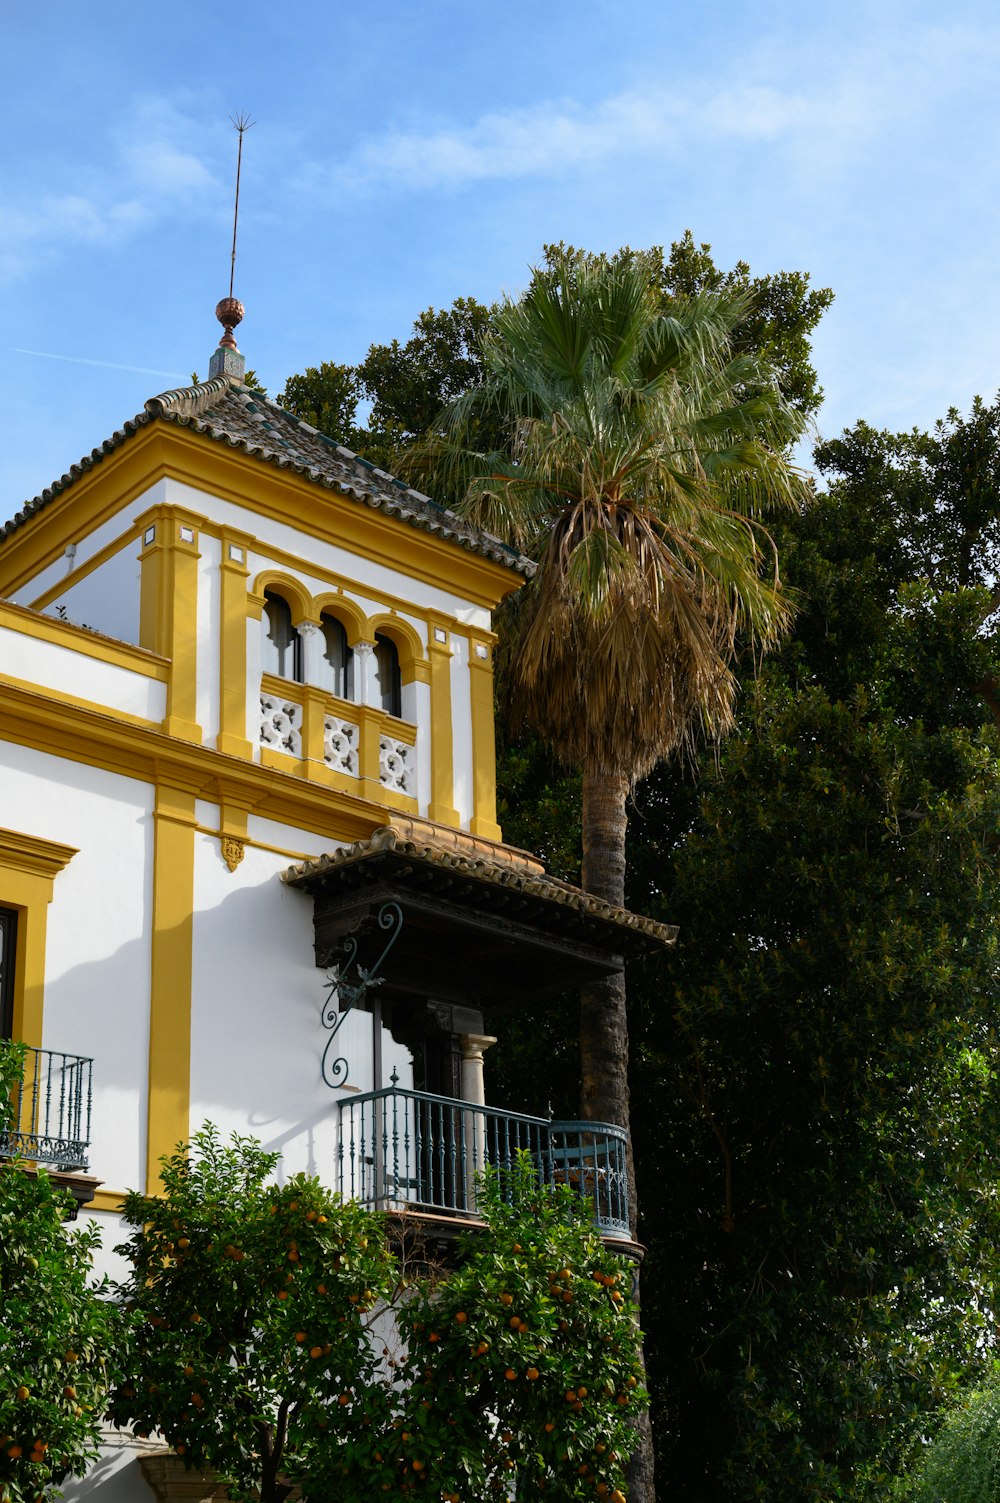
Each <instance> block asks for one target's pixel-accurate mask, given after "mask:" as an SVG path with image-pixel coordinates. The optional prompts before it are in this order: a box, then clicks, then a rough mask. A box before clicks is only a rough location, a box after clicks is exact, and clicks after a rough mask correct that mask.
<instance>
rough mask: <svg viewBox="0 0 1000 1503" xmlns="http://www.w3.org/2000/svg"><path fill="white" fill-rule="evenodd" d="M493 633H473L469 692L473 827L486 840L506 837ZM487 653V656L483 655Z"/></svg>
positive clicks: (473, 831) (470, 640)
mask: <svg viewBox="0 0 1000 1503" xmlns="http://www.w3.org/2000/svg"><path fill="white" fill-rule="evenodd" d="M494 640H495V638H494V636H493V633H492V632H491V633H489V634H488V635H487V634H485V633H473V632H470V633H469V695H470V703H471V708H472V819H471V820H470V822H469V829H470V831H471V833H472V834H473V835H480V836H482V837H483V839H484V840H502V839H503V835H502V832H501V830H500V826H499V825H498V824H497V748H496V723H495V719H494V708H493V642H494ZM483 654H485V656H483Z"/></svg>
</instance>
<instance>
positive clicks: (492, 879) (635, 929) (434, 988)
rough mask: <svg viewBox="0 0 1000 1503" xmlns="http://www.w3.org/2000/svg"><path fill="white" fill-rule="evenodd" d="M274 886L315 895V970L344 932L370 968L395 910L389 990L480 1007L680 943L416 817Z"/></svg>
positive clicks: (592, 975)
mask: <svg viewBox="0 0 1000 1503" xmlns="http://www.w3.org/2000/svg"><path fill="white" fill-rule="evenodd" d="M283 881H285V882H286V883H288V884H289V885H290V886H292V887H299V888H302V889H304V890H305V891H306V892H308V893H310V894H311V895H312V897H313V902H314V922H315V946H316V963H317V965H320V966H329V965H332V964H334V963H336V961H337V959H338V956H339V954H340V953H341V950H342V947H343V945H344V943H345V941H346V940H347V939H348V938H349V937H350V936H352V935H353V936H354V937H355V938H356V939H357V942H358V960H359V962H360V963H361V964H372V963H374V961H375V960H376V959H377V957H378V955H379V954H380V952H381V949H382V945H381V944H380V942H379V930H378V927H377V915H378V913H379V912H380V910H382V908H383V905H384V904H386V903H394V904H397V905H398V907H399V909H400V911H401V913H402V918H403V922H402V928H401V930H400V933H399V937H398V942H397V943H396V944H395V945H394V946H393V948H392V950H391V952H390V954H389V956H388V957H387V960H386V963H385V965H384V967H383V971H382V974H383V975H384V984H385V990H386V993H387V994H395V995H397V996H399V995H400V994H409V995H411V996H414V997H424V998H428V997H433V998H435V999H437V1000H439V1001H440V1002H445V1003H452V1004H458V1005H459V1006H465V1007H472V1008H479V1009H493V1008H500V1007H509V1006H513V1005H517V1004H518V1003H521V1002H526V1001H529V1000H534V999H535V998H538V997H544V996H546V995H550V994H552V993H555V992H561V991H565V990H567V989H568V988H572V987H576V986H579V985H581V984H582V983H584V982H587V981H590V980H594V979H596V978H598V977H601V976H605V975H609V974H610V973H612V972H614V971H617V970H621V968H622V966H623V965H624V963H625V961H626V959H628V958H629V957H631V956H634V955H642V954H647V953H649V952H651V951H655V950H660V949H663V948H666V947H668V946H670V945H672V944H673V943H674V942H675V939H676V934H677V931H676V928H675V927H674V926H673V925H668V924H660V923H656V922H655V921H654V920H652V919H647V918H641V917H640V916H639V915H638V914H634V913H630V912H628V910H626V909H624V908H615V907H614V906H612V905H611V904H609V903H605V902H603V901H602V900H601V899H600V898H595V897H592V896H591V895H590V894H588V893H585V892H583V891H581V890H580V889H579V888H577V887H572V886H571V885H570V884H569V883H567V882H560V881H558V880H557V879H556V878H554V877H550V876H547V875H546V873H545V870H544V867H543V866H542V864H541V862H539V861H538V860H536V859H535V858H534V857H532V856H529V855H527V854H526V853H525V852H523V851H518V850H514V849H513V848H512V847H510V846H503V845H499V844H496V843H495V842H492V841H487V840H481V839H478V838H477V837H474V836H471V835H467V834H464V833H463V832H462V831H458V830H452V829H448V828H447V827H445V826H442V825H433V824H430V823H429V822H427V821H423V820H408V819H402V818H396V819H394V821H393V822H392V823H391V824H388V825H386V826H383V827H381V828H380V829H378V830H376V832H375V834H374V835H372V836H371V837H370V838H369V839H368V840H362V841H359V842H357V843H356V844H355V845H352V846H348V847H345V848H344V849H341V850H338V851H334V852H333V853H331V854H330V855H326V856H320V857H319V858H318V860H316V861H306V862H303V863H301V864H300V865H298V866H295V867H292V868H291V869H290V870H289V871H286V872H285V873H284V874H283Z"/></svg>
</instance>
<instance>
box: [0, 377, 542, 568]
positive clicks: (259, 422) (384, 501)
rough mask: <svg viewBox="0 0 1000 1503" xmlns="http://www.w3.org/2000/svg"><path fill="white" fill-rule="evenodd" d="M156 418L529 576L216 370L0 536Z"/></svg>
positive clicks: (83, 466) (382, 474)
mask: <svg viewBox="0 0 1000 1503" xmlns="http://www.w3.org/2000/svg"><path fill="white" fill-rule="evenodd" d="M157 421H163V422H168V423H177V424H178V425H179V426H180V427H184V428H190V429H191V431H192V432H194V433H203V434H204V435H205V436H206V437H207V438H210V439H214V440H215V441H216V442H217V443H221V444H226V445H228V447H229V448H231V449H239V450H241V451H242V452H243V453H244V454H248V455H250V456H251V457H252V458H255V459H259V460H261V461H262V462H263V463H265V464H272V465H275V466H276V467H277V468H278V469H283V470H292V471H293V472H294V473H295V474H297V475H301V476H302V477H303V478H304V479H306V480H309V481H312V482H313V483H314V484H316V485H320V486H323V487H325V488H326V489H327V490H335V491H337V492H339V493H340V494H342V495H345V496H349V497H350V498H351V499H352V500H354V501H357V502H358V504H359V505H361V506H368V507H371V508H372V509H373V510H375V511H381V512H383V513H384V514H385V515H387V516H391V517H396V518H397V519H398V520H399V521H401V522H403V523H405V524H406V525H407V526H410V527H417V528H419V529H420V530H421V531H423V532H430V533H433V534H434V535H435V536H437V537H440V538H443V539H445V540H446V541H447V542H450V543H454V544H455V545H456V546H457V547H459V548H466V549H468V551H469V552H470V553H478V554H480V555H481V556H482V557H484V558H488V559H490V560H491V561H492V562H493V563H496V564H500V565H501V566H502V567H503V568H506V569H512V570H513V571H514V572H515V573H517V574H523V575H525V576H530V575H531V574H532V573H534V568H535V566H534V564H533V563H532V562H531V560H530V559H528V558H525V557H524V556H523V555H522V554H519V553H517V552H516V551H515V550H514V549H512V548H508V547H507V545H506V544H505V543H501V542H500V540H499V539H498V538H495V537H493V536H491V534H490V533H488V532H483V531H481V530H480V529H479V528H477V527H473V526H472V525H471V524H470V523H468V522H466V521H464V520H463V519H462V518H461V517H459V516H457V515H456V514H455V512H452V511H449V510H448V509H447V508H446V507H444V506H439V505H438V504H437V502H435V501H432V500H431V498H430V497H429V496H425V495H423V494H422V493H421V492H420V491H415V490H412V489H411V488H410V487H409V486H407V485H406V484H405V483H404V482H403V481H402V480H396V479H395V478H394V477H393V476H392V475H389V474H387V473H386V471H385V470H380V469H377V468H376V467H375V465H373V464H370V463H369V462H368V460H366V459H362V458H361V456H360V455H358V454H355V453H353V452H352V451H351V450H350V449H345V448H344V447H343V446H342V445H341V444H338V443H335V442H334V441H333V440H332V439H329V438H327V437H326V435H325V434H322V433H319V432H317V430H316V429H315V428H312V427H310V425H309V424H308V423H304V422H303V421H302V420H301V419H300V418H297V417H295V416H294V414H292V413H290V412H286V411H285V409H284V408H283V407H279V406H278V404H277V403H276V402H272V401H271V400H270V398H269V397H263V396H261V395H260V393H259V392H256V391H252V390H251V389H250V388H249V387H247V386H243V385H241V384H240V383H239V382H238V381H235V380H233V379H231V378H230V377H228V376H215V377H213V378H211V379H210V380H208V381H200V382H198V383H197V384H196V385H194V386H184V387H180V388H178V389H176V390H174V391H165V392H162V393H161V394H160V395H159V396H156V397H150V399H149V401H148V402H147V403H146V406H145V411H143V412H140V413H138V414H137V415H136V416H135V417H134V418H132V419H131V420H130V421H129V422H127V423H126V424H125V426H124V427H123V428H120V429H119V430H118V432H117V433H114V434H112V436H111V438H109V439H105V441H104V443H103V444H101V446H100V448H97V449H94V450H92V451H91V453H90V454H88V455H85V456H84V458H83V459H81V460H80V462H79V464H75V465H73V467H72V468H71V469H70V470H68V471H67V472H66V474H65V475H63V476H61V477H60V478H59V479H58V480H56V481H54V482H53V484H52V485H50V486H48V487H47V488H46V489H45V490H44V491H42V493H41V495H38V496H35V497H34V498H33V499H32V500H31V501H26V502H25V503H24V506H23V507H22V508H21V510H20V511H19V512H18V513H17V514H16V516H14V517H12V518H11V520H10V521H9V522H5V523H3V524H2V525H0V542H2V540H3V538H5V537H6V536H8V535H9V534H10V533H12V532H14V531H15V530H16V529H17V528H19V527H23V526H24V524H25V523H26V522H29V521H30V520H31V519H32V517H34V516H35V515H36V513H37V512H39V511H41V510H42V509H43V507H45V506H46V505H47V504H48V503H49V502H50V501H51V500H52V499H53V498H54V497H55V496H58V495H60V494H61V492H63V491H64V490H66V489H67V488H68V487H69V486H71V485H72V484H73V482H74V481H76V480H79V479H80V477H81V476H82V475H85V474H86V473H87V472H88V471H89V470H92V469H93V468H94V467H95V466H96V465H98V464H100V463H101V461H102V460H103V459H104V458H105V456H106V455H108V454H111V453H113V452H114V450H115V449H118V448H120V447H121V445H122V444H124V443H127V441H128V440H129V439H130V438H132V437H134V435H135V434H136V433H138V432H139V430H140V429H141V428H144V427H146V426H147V425H148V424H149V423H153V422H157Z"/></svg>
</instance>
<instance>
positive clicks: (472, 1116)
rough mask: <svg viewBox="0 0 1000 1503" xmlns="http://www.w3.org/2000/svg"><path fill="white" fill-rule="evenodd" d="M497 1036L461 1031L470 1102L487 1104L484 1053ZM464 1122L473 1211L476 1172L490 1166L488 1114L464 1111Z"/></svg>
mask: <svg viewBox="0 0 1000 1503" xmlns="http://www.w3.org/2000/svg"><path fill="white" fill-rule="evenodd" d="M495 1043H496V1039H495V1038H493V1037H492V1036H491V1035H490V1034H488V1033H460V1034H459V1035H458V1047H459V1048H460V1049H461V1051H462V1100H463V1101H467V1102H468V1103H469V1105H470V1106H473V1107H475V1106H485V1105H486V1086H485V1082H484V1079H483V1055H484V1054H485V1053H486V1051H487V1049H489V1048H490V1047H491V1046H492V1045H493V1044H495ZM462 1116H463V1118H464V1121H463V1124H462V1131H463V1139H464V1143H465V1205H466V1209H467V1210H469V1211H475V1209H476V1175H477V1174H480V1173H482V1171H483V1169H485V1168H486V1117H485V1115H484V1114H483V1113H482V1112H477V1111H463V1113H462Z"/></svg>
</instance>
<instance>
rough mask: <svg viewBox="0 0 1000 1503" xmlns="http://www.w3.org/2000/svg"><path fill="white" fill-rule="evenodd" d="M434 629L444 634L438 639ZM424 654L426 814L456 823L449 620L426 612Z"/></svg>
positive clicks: (440, 820) (448, 822)
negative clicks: (427, 670)
mask: <svg viewBox="0 0 1000 1503" xmlns="http://www.w3.org/2000/svg"><path fill="white" fill-rule="evenodd" d="M437 632H443V633H444V641H443V642H442V641H439V640H438V637H437ZM427 637H428V640H427V656H428V659H429V660H430V673H431V801H430V804H429V806H428V810H427V813H428V817H429V818H430V819H433V820H434V821H435V822H436V823H437V824H440V825H452V826H455V827H457V826H458V824H459V822H460V821H459V817H458V810H457V809H456V808H455V763H454V756H455V750H454V739H453V734H452V720H451V621H450V620H449V618H448V617H446V616H437V615H433V614H429V615H428V620H427Z"/></svg>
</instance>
